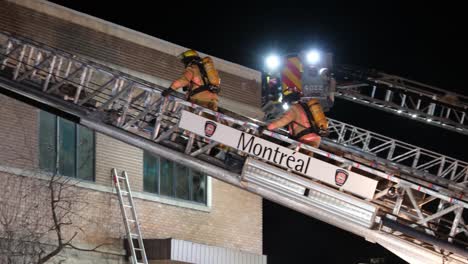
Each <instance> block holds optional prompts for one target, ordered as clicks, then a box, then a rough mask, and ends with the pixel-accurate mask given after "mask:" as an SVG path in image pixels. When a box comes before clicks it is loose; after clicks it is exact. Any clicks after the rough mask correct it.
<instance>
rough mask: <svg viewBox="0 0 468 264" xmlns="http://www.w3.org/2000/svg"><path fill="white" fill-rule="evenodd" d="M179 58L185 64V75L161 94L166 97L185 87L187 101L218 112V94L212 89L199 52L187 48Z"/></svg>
mask: <svg viewBox="0 0 468 264" xmlns="http://www.w3.org/2000/svg"><path fill="white" fill-rule="evenodd" d="M179 58H180V59H181V61H182V63H184V65H185V71H184V73H183V75H182V76H181V77H180V78H179V79H177V80H175V81H173V82H172V84H171V86H170V87H169V88H167V89H166V90H164V91H163V92H162V93H161V95H162V96H164V97H166V96H168V95H169V94H170V93H171V92H173V91H175V90H178V89H180V88H184V90H185V89H186V90H187V94H186V99H187V101H190V102H192V103H194V104H197V105H200V106H203V107H205V108H208V109H211V110H213V111H216V112H217V111H218V94H217V92H216V91H214V90H212V89H211V88H212V87H213V86H212V85H210V80H208V76H207V71H206V69H205V68H204V67H203V64H202V60H201V58H200V56H199V55H198V53H197V52H196V51H194V50H187V51H185V52H183V53H182V54H181V55H180V56H179ZM213 70H214V68H213ZM216 74H217V73H216ZM218 79H219V78H218ZM218 82H219V80H218Z"/></svg>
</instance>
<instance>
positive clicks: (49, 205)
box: [0, 174, 103, 264]
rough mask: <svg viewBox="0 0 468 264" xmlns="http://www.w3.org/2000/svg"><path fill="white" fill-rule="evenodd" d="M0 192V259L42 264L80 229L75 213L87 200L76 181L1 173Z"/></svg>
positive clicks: (54, 176)
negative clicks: (0, 186)
mask: <svg viewBox="0 0 468 264" xmlns="http://www.w3.org/2000/svg"><path fill="white" fill-rule="evenodd" d="M0 178H1V180H2V182H3V183H4V184H3V188H2V192H1V193H0V262H1V263H37V264H41V263H45V262H46V261H48V260H50V259H52V258H53V257H55V256H57V255H58V254H59V253H61V252H62V250H63V249H65V248H73V249H76V250H83V251H96V250H97V249H98V248H99V247H101V246H103V244H100V245H98V246H96V247H93V248H89V249H84V248H80V247H77V246H75V245H74V244H73V241H74V239H75V238H76V236H77V235H78V234H79V233H80V232H83V229H82V227H81V226H80V224H79V223H83V222H84V221H82V218H83V217H82V216H81V215H80V214H79V213H78V212H81V211H83V210H85V207H86V206H88V203H87V202H86V200H85V199H82V197H81V196H82V194H83V193H82V192H80V190H79V189H78V188H76V183H77V181H74V180H72V179H70V178H67V177H63V176H58V175H51V176H50V177H49V179H40V178H36V177H24V176H17V175H8V174H2V175H1V177H0Z"/></svg>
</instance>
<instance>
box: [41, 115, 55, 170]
mask: <svg viewBox="0 0 468 264" xmlns="http://www.w3.org/2000/svg"><path fill="white" fill-rule="evenodd" d="M39 119H40V124H39V167H40V168H41V169H43V170H46V171H49V172H55V162H56V158H55V155H56V151H57V134H56V132H57V130H56V127H57V117H56V116H55V115H53V114H49V113H47V112H44V111H41V112H40V114H39Z"/></svg>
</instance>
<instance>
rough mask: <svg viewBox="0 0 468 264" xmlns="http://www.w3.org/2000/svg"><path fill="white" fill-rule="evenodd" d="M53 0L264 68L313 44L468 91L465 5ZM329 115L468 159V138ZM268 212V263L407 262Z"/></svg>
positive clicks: (359, 113) (306, 221)
mask: <svg viewBox="0 0 468 264" xmlns="http://www.w3.org/2000/svg"><path fill="white" fill-rule="evenodd" d="M52 2H55V3H58V4H61V5H64V6H67V7H70V8H72V9H75V10H78V11H81V12H84V13H87V14H90V15H92V16H96V17H99V18H102V19H104V20H108V21H111V22H114V23H117V24H120V25H122V26H125V27H128V28H131V29H134V30H137V31H141V32H144V33H146V34H149V35H152V36H154V37H157V38H161V39H163V40H166V41H169V42H172V43H175V44H178V45H182V46H185V47H189V48H193V49H196V50H198V51H201V52H204V53H207V54H210V55H213V56H216V57H219V58H222V59H225V60H228V61H232V62H235V63H238V64H241V65H245V66H247V67H251V68H254V69H258V70H261V69H262V66H263V65H262V64H263V60H264V57H265V56H266V55H268V54H269V53H271V52H292V51H297V50H301V49H304V48H309V47H313V48H318V49H321V50H323V51H327V52H332V53H333V54H334V59H335V63H337V64H351V65H357V66H362V67H366V68H373V69H377V70H380V71H383V72H386V73H390V74H395V75H400V76H402V77H407V78H409V79H413V80H416V81H420V82H423V83H427V84H431V85H435V86H438V87H440V88H443V89H446V90H451V91H456V92H459V93H463V94H468V91H467V87H466V84H465V83H464V76H465V75H466V69H467V67H466V63H467V61H468V60H467V57H468V56H467V50H466V47H467V41H466V40H462V39H464V38H466V37H467V36H466V33H467V32H468V30H467V29H468V28H467V27H468V23H466V15H467V14H466V13H462V12H463V10H465V9H464V8H462V7H461V3H462V2H463V1H459V3H456V4H454V3H452V1H436V2H435V3H434V4H429V3H428V2H427V1H406V3H404V2H402V3H399V2H397V1H373V2H369V3H366V2H363V1H347V2H346V3H345V4H344V3H338V2H333V1H304V2H296V1H278V2H273V1H264V2H261V1H255V3H253V2H254V1H246V2H242V1H223V2H222V1H218V2H211V3H210V2H209V1H192V2H191V3H192V4H189V3H186V4H181V3H182V1H165V5H166V6H165V7H160V8H156V7H152V6H151V5H150V2H152V5H154V3H155V2H153V1H146V2H145V3H142V1H141V2H140V1H139V2H138V3H137V2H136V1H127V2H126V4H120V5H116V4H110V3H111V2H109V4H106V5H104V2H102V3H101V5H103V6H97V5H96V4H95V3H96V2H97V1H52ZM357 2H359V3H357ZM410 2H411V3H412V4H411V5H409V4H408V3H410ZM453 2H455V1H453ZM129 3H132V4H129ZM329 116H330V117H333V118H336V119H338V120H340V121H344V122H348V123H351V124H353V125H357V126H360V127H363V128H366V129H369V130H372V131H375V132H378V133H381V134H384V135H386V136H390V137H394V138H397V139H400V140H403V141H406V142H408V143H412V144H415V145H418V146H421V147H425V148H429V149H432V150H435V151H437V152H440V153H443V154H447V155H450V156H454V157H456V158H460V159H462V160H468V158H467V153H466V150H465V149H464V147H466V146H467V145H468V141H467V137H466V136H461V135H460V134H456V133H453V132H449V131H445V130H443V129H440V128H435V127H430V126H428V125H425V124H422V123H419V122H416V121H412V120H409V119H403V118H401V117H398V116H394V115H391V114H388V113H384V112H379V111H378V110H371V109H370V108H366V107H365V106H361V105H357V104H353V103H350V102H346V101H343V100H338V101H337V102H336V103H335V107H334V108H333V109H332V110H331V112H330V113H329ZM263 210H264V220H263V221H264V241H263V242H264V254H266V255H268V259H269V261H268V263H271V264H276V263H358V261H365V260H368V259H369V258H371V257H385V258H386V263H405V262H403V261H401V260H399V258H397V257H395V256H394V255H392V254H391V253H390V252H388V251H386V250H385V249H383V248H382V247H380V246H377V245H374V244H371V243H369V242H366V241H365V240H364V239H363V238H360V237H356V236H354V235H351V234H350V233H347V232H344V231H341V230H340V229H337V228H335V227H333V226H330V225H327V224H323V223H322V222H319V221H317V220H315V219H312V218H310V217H307V216H304V215H302V214H300V213H297V212H294V211H291V210H289V209H287V208H283V207H281V206H279V205H276V204H274V203H271V202H268V201H264V208H263Z"/></svg>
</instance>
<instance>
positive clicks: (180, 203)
mask: <svg viewBox="0 0 468 264" xmlns="http://www.w3.org/2000/svg"><path fill="white" fill-rule="evenodd" d="M0 172H4V173H9V174H13V175H17V176H23V177H35V178H38V179H42V180H48V179H49V177H50V175H48V174H47V173H46V172H38V171H31V170H27V169H19V168H13V167H8V166H1V165H0ZM66 178H69V177H66ZM109 178H110V177H109ZM69 179H72V180H76V179H75V178H69ZM71 184H73V183H71ZM207 184H209V185H211V177H208V182H207ZM76 186H77V187H81V188H86V189H90V190H93V191H99V192H106V193H115V192H114V188H112V187H109V186H102V185H98V184H96V183H93V182H89V181H77V182H76ZM133 197H134V198H137V199H141V200H146V201H153V202H158V203H162V204H167V205H172V206H177V207H183V208H187V209H192V210H197V211H201V212H211V188H210V187H209V188H208V193H207V205H202V204H196V203H193V202H189V201H184V200H178V199H174V198H169V197H163V196H159V195H156V194H151V193H146V192H135V191H134V192H133Z"/></svg>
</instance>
